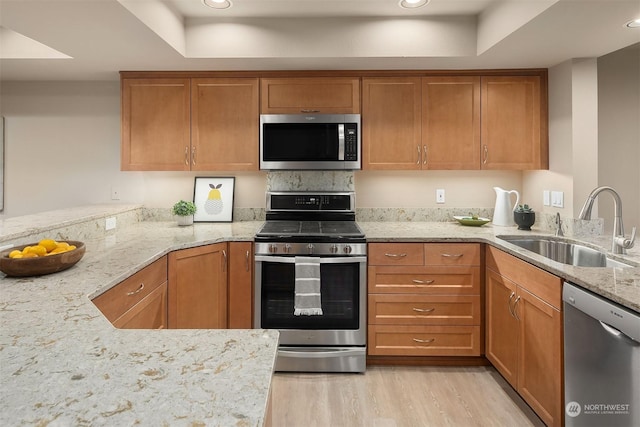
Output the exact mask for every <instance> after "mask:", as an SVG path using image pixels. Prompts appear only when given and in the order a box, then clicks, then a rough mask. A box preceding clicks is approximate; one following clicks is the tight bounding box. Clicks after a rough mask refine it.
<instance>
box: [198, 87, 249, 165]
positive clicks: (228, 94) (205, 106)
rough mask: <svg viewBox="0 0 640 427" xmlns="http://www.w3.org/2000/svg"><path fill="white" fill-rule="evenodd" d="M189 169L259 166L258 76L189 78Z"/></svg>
mask: <svg viewBox="0 0 640 427" xmlns="http://www.w3.org/2000/svg"><path fill="white" fill-rule="evenodd" d="M191 91H192V93H191V100H192V104H191V106H192V112H191V117H192V119H191V134H192V140H191V144H192V146H191V150H192V152H191V164H192V166H191V168H192V170H209V171H210V170H258V143H259V140H258V139H259V136H258V131H259V117H260V114H259V111H258V79H257V78H237V79H222V78H218V79H215V78H213V79H193V80H192V81H191Z"/></svg>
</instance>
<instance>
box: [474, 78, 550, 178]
mask: <svg viewBox="0 0 640 427" xmlns="http://www.w3.org/2000/svg"><path fill="white" fill-rule="evenodd" d="M540 80H541V79H540V76H512V77H482V124H481V127H482V136H481V138H482V148H483V153H482V156H483V159H482V168H483V169H513V170H523V169H547V168H548V167H549V152H548V151H549V147H548V138H547V127H546V108H544V116H543V113H542V111H543V108H542V104H541V81H540ZM541 124H543V125H544V126H541Z"/></svg>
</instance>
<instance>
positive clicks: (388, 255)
mask: <svg viewBox="0 0 640 427" xmlns="http://www.w3.org/2000/svg"><path fill="white" fill-rule="evenodd" d="M384 256H386V257H389V258H404V257H406V256H407V254H389V253H386V254H384Z"/></svg>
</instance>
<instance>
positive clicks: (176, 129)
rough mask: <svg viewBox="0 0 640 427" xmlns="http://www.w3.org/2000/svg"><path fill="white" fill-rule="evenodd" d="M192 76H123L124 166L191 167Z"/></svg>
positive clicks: (122, 156)
mask: <svg viewBox="0 0 640 427" xmlns="http://www.w3.org/2000/svg"><path fill="white" fill-rule="evenodd" d="M190 87H191V82H190V80H189V79H177V78H176V79H123V80H122V82H121V91H122V94H121V103H122V105H121V114H122V123H121V133H122V135H121V153H120V155H121V168H122V170H125V171H133V170H138V171H143V170H157V171H167V170H189V168H190V160H189V159H190V157H189V156H190V150H191V136H190V121H191V101H190V96H191V89H190Z"/></svg>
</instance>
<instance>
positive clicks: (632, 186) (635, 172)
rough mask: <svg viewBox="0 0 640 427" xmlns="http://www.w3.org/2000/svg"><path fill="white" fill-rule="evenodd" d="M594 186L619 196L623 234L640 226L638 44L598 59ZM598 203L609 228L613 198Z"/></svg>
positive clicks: (611, 218)
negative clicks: (596, 141)
mask: <svg viewBox="0 0 640 427" xmlns="http://www.w3.org/2000/svg"><path fill="white" fill-rule="evenodd" d="M598 184H599V185H608V186H611V187H613V188H615V189H616V191H618V193H620V196H621V198H622V201H623V210H622V214H623V222H624V225H625V231H626V232H627V234H630V232H631V227H632V226H636V227H640V44H636V45H634V46H631V47H629V48H626V49H622V50H619V51H617V52H613V53H611V54H609V55H606V56H603V57H601V58H598ZM598 203H599V210H598V212H599V215H600V217H602V218H604V219H605V228H607V229H611V226H612V223H613V199H612V198H611V197H610V196H609V195H607V194H603V195H602V196H601V197H599V200H598Z"/></svg>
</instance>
